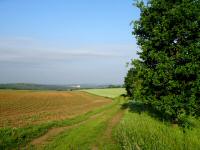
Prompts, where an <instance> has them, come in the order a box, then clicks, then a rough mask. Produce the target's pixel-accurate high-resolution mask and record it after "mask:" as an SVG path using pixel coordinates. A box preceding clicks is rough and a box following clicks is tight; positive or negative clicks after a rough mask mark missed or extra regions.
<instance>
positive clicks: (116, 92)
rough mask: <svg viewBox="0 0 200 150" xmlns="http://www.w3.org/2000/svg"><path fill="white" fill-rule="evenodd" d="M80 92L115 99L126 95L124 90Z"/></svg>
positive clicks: (89, 90)
mask: <svg viewBox="0 0 200 150" xmlns="http://www.w3.org/2000/svg"><path fill="white" fill-rule="evenodd" d="M82 91H85V92H88V93H91V94H95V95H99V96H104V97H109V98H115V97H117V96H120V95H122V94H125V93H126V91H125V89H124V88H108V89H88V90H82Z"/></svg>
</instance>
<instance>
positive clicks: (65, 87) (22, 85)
mask: <svg viewBox="0 0 200 150" xmlns="http://www.w3.org/2000/svg"><path fill="white" fill-rule="evenodd" d="M114 87H120V85H95V84H68V85H50V84H34V83H8V84H0V89H13V90H76V89H90V88H114Z"/></svg>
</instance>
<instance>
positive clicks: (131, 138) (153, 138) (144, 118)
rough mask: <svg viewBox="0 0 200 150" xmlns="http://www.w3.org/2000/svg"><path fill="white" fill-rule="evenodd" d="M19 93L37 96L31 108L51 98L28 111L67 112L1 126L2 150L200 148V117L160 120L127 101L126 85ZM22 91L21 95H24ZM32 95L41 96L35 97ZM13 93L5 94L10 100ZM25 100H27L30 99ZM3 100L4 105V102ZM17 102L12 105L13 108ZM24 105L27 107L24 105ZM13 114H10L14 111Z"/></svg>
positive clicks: (164, 149)
mask: <svg viewBox="0 0 200 150" xmlns="http://www.w3.org/2000/svg"><path fill="white" fill-rule="evenodd" d="M86 91H87V92H86ZM7 92H10V94H9V93H7V95H9V96H10V97H11V96H12V94H14V95H16V93H18V92H19V91H7ZM20 92H22V93H24V94H23V96H25V95H26V94H27V95H29V97H32V98H33V99H34V100H32V101H31V103H30V105H32V107H33V106H34V105H33V104H34V103H39V102H41V101H43V102H49V104H48V105H45V106H44V104H40V105H41V106H40V105H38V106H37V107H35V106H34V107H33V108H32V109H33V110H34V112H31V113H30V114H32V115H34V113H37V112H40V110H41V109H43V110H46V111H48V112H56V111H55V110H60V112H62V113H63V114H65V115H66V116H65V115H64V118H62V119H61V118H59V117H58V118H57V119H53V120H51V119H45V117H44V118H43V121H38V122H34V120H33V121H32V122H31V121H30V120H29V121H30V122H29V123H28V124H23V125H20V126H18V127H17V126H16V125H15V124H13V125H14V126H12V125H11V124H10V127H9V126H4V127H1V128H0V148H1V149H24V150H25V149H33V150H66V149H67V150H139V149H144V150H151V149H160V150H177V149H186V150H196V149H200V140H199V139H200V126H199V124H200V120H199V119H197V118H191V119H190V122H191V123H192V126H191V127H190V128H183V127H181V126H178V125H177V124H171V123H169V122H167V121H165V120H159V118H156V116H155V115H153V114H151V112H149V111H148V109H144V108H143V107H141V105H140V104H139V103H137V102H132V101H128V98H126V97H123V96H120V95H122V94H124V89H91V90H84V91H75V92H57V91H45V92H44V91H34V92H33V91H20ZM20 92H19V93H20ZM19 93H18V94H19ZM25 93H26V94H25ZM90 93H91V94H90ZM40 94H41V95H40ZM19 95H20V94H19ZM19 95H18V97H20V96H19ZM34 95H35V96H36V97H39V98H38V99H37V98H35V97H34ZM45 95H46V96H45ZM47 95H49V96H47ZM98 95H100V96H98ZM9 96H7V99H8V97H9ZM23 96H22V97H23ZM102 96H103V97H102ZM5 97H6V96H4V98H5ZM77 97H78V98H77ZM105 97H108V98H105ZM109 97H110V98H109ZM113 97H114V98H113ZM2 99H3V98H2ZM10 99H11V98H10ZM14 99H15V98H14V97H13V100H14ZM21 99H23V98H21ZM16 101H18V102H20V98H19V99H18V100H17V99H16ZM52 101H53V102H54V103H53V104H51V103H52ZM1 102H3V101H1ZM26 102H29V101H28V100H27V99H26ZM2 104H3V103H1V106H3V105H2ZM56 104H57V105H56ZM4 105H5V104H4ZM15 105H16V106H17V102H15ZM15 105H10V107H14V106H15ZM16 106H15V107H16ZM20 106H23V103H21V104H20ZM4 107H5V106H4ZM41 107H42V108H41ZM63 107H64V108H65V109H66V110H65V109H63ZM55 108H57V109H55ZM72 108H74V109H72ZM73 110H74V111H73ZM75 110H76V111H75ZM23 111H24V112H25V113H24V114H26V109H22V110H21V113H22V112H23ZM16 112H17V111H16ZM16 112H15V113H16ZM18 112H20V111H18ZM62 113H61V114H62ZM69 113H74V116H71V117H67V116H68V114H69ZM10 114H12V111H11V109H10ZM28 114H29V113H28ZM16 115H17V113H16ZM51 115H52V116H53V115H54V114H53V113H52V114H51V113H50V114H49V117H50V118H51V117H52V116H51ZM30 116H31V115H30ZM61 116H62V115H61ZM52 118H53V117H52ZM41 120H42V119H41ZM17 122H18V120H16V124H17ZM18 123H19V122H18Z"/></svg>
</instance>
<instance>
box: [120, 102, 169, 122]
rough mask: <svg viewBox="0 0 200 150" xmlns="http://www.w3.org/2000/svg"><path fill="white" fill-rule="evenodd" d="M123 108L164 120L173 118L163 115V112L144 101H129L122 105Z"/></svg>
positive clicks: (167, 120)
mask: <svg viewBox="0 0 200 150" xmlns="http://www.w3.org/2000/svg"><path fill="white" fill-rule="evenodd" d="M121 109H128V110H129V111H130V112H133V113H138V114H142V113H147V114H148V115H149V116H151V117H153V118H155V119H157V120H159V121H162V122H168V123H169V122H171V120H170V119H171V118H170V117H168V116H163V115H162V113H161V112H159V111H157V110H155V109H153V108H152V107H151V106H149V105H147V104H144V103H142V102H136V101H128V102H126V103H124V104H122V105H121Z"/></svg>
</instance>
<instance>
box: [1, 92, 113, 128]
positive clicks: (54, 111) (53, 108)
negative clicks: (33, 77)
mask: <svg viewBox="0 0 200 150" xmlns="http://www.w3.org/2000/svg"><path fill="white" fill-rule="evenodd" d="M109 103H111V100H110V99H106V98H103V97H99V96H95V95H90V94H88V93H85V92H57V91H44V92H41V91H3V90H1V91H0V104H1V113H0V126H1V127H3V126H12V127H20V126H25V125H28V124H38V123H43V122H46V121H53V120H63V119H67V118H72V117H75V116H76V115H79V114H82V113H85V112H87V111H89V110H92V109H94V108H96V107H100V106H102V105H105V104H109Z"/></svg>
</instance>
